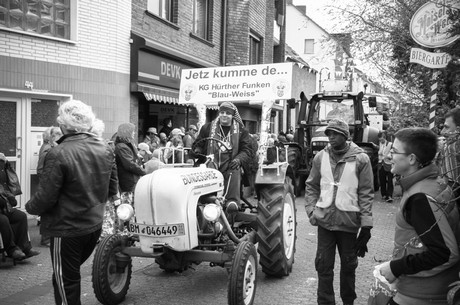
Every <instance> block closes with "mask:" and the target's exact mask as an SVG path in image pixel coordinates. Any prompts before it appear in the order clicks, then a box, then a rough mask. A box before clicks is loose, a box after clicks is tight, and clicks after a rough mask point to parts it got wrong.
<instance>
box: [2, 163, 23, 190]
mask: <svg viewBox="0 0 460 305" xmlns="http://www.w3.org/2000/svg"><path fill="white" fill-rule="evenodd" d="M5 172H6V185H7V186H8V188H9V190H10V192H11V193H12V194H13V195H14V196H17V195H21V194H22V191H21V185H20V184H19V178H18V175H17V174H16V172H15V171H14V169H13V168H12V167H11V164H10V163H9V162H6V164H5Z"/></svg>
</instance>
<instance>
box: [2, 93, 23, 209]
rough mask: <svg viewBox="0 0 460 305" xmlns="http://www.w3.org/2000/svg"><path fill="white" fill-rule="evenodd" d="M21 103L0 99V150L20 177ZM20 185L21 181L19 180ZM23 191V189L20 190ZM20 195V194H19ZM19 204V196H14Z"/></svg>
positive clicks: (16, 100)
mask: <svg viewBox="0 0 460 305" xmlns="http://www.w3.org/2000/svg"><path fill="white" fill-rule="evenodd" d="M20 106H21V103H20V100H19V99H0V139H1V140H0V152H2V153H3V154H5V156H6V159H7V160H8V161H9V162H10V164H11V166H12V167H13V168H14V169H15V171H16V173H17V174H18V177H19V181H22V179H21V162H20V161H21V158H22V137H21V125H20V122H21V120H20V118H21V107H20ZM21 187H22V182H21ZM22 191H23V192H24V189H23V190H22ZM21 197H22V196H21ZM16 199H17V200H18V203H19V205H20V202H21V201H20V198H19V197H17V198H16Z"/></svg>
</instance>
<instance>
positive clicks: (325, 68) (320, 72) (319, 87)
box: [318, 67, 329, 92]
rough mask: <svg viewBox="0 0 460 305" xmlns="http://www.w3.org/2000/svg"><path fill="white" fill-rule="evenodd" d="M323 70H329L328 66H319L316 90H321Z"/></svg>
mask: <svg viewBox="0 0 460 305" xmlns="http://www.w3.org/2000/svg"><path fill="white" fill-rule="evenodd" d="M323 70H327V71H328V72H329V68H328V67H324V68H321V70H319V85H318V91H319V92H321V91H322V89H323V88H322V86H321V82H322V81H321V80H322V78H321V74H322V73H323Z"/></svg>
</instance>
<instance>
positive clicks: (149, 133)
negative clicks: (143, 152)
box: [147, 132, 155, 134]
mask: <svg viewBox="0 0 460 305" xmlns="http://www.w3.org/2000/svg"><path fill="white" fill-rule="evenodd" d="M147 134H155V133H154V132H147Z"/></svg>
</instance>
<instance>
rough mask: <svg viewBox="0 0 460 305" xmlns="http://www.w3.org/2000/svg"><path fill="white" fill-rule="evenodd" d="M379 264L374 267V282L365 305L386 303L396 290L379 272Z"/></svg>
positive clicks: (385, 304) (384, 304)
mask: <svg viewBox="0 0 460 305" xmlns="http://www.w3.org/2000/svg"><path fill="white" fill-rule="evenodd" d="M380 267H381V265H378V266H375V269H374V279H375V281H374V283H372V285H371V288H370V290H369V299H368V300H367V305H387V304H388V301H389V300H390V299H391V298H392V297H394V296H395V294H396V290H395V289H394V285H393V284H390V283H388V281H387V280H386V279H385V278H384V277H383V276H382V275H381V274H380Z"/></svg>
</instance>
